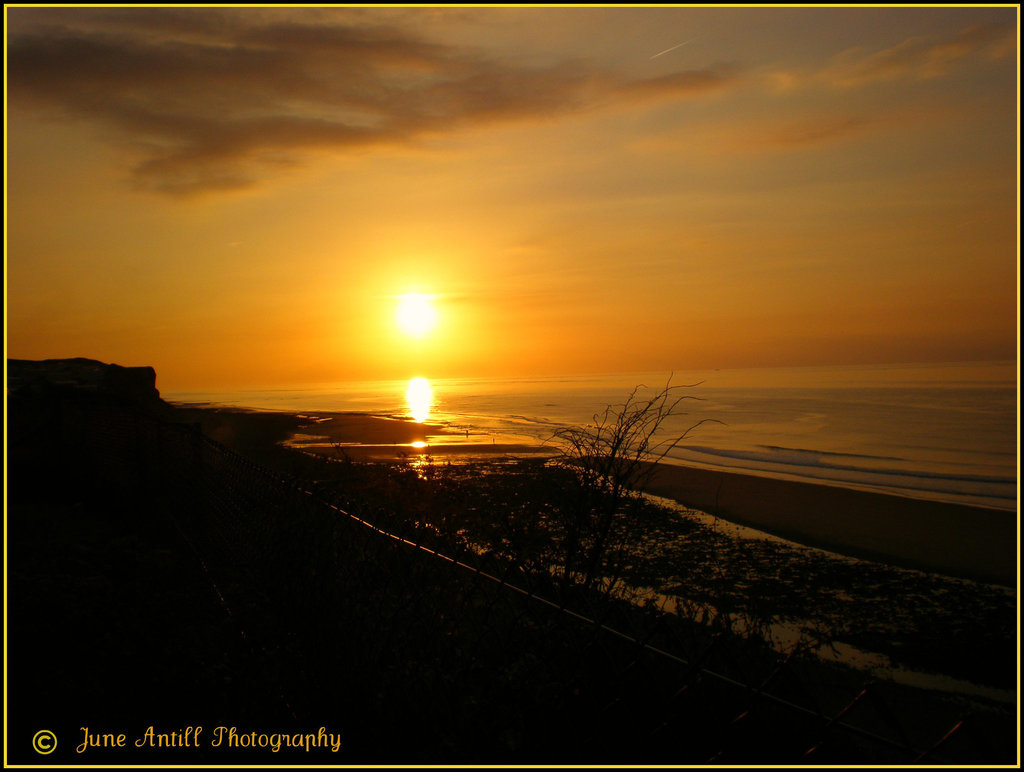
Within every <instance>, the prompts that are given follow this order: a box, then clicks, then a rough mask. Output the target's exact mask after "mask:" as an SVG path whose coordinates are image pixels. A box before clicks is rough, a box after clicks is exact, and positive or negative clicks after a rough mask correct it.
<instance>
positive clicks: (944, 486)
mask: <svg viewBox="0 0 1024 772" xmlns="http://www.w3.org/2000/svg"><path fill="white" fill-rule="evenodd" d="M412 376H413V374H410V379H406V380H392V381H359V382H355V381H353V382H346V383H319V384H307V385H304V386H285V387H280V388H263V389H252V390H245V391H237V390H236V391H202V392H200V391H171V392H166V393H164V395H163V396H164V398H165V399H166V400H168V401H170V402H175V403H205V404H214V405H222V406H229V407H244V408H253V409H264V410H267V409H269V410H285V411H291V412H295V413H297V414H298V413H311V412H318V411H323V412H358V413H367V414H372V415H383V416H394V417H397V418H404V419H409V420H418V421H424V422H428V423H431V424H441V425H443V426H445V427H447V428H448V430H449V431H450V434H449V435H448V436H446V437H445V439H444V442H445V443H451V442H452V441H455V440H461V441H462V442H466V443H477V444H480V443H496V444H527V445H541V444H545V443H547V444H550V443H551V441H552V438H553V436H554V434H555V432H557V431H558V430H559V429H563V428H566V427H574V426H586V425H593V424H594V422H595V420H599V419H600V418H601V416H603V415H604V414H605V411H606V410H607V409H608V408H609V407H610V408H611V413H610V416H611V418H612V419H613V420H614V416H615V414H616V412H617V411H620V410H621V409H622V407H623V406H624V405H625V404H627V401H628V400H629V399H630V397H631V395H633V399H634V402H635V401H636V400H647V399H650V398H651V397H653V396H655V395H657V394H658V393H659V392H660V391H661V390H662V389H664V388H669V395H670V399H672V400H673V401H674V400H675V398H677V397H683V399H682V400H681V401H680V402H678V404H677V405H676V407H675V411H674V414H673V415H672V416H671V417H670V418H669V419H668V420H666V421H665V422H663V424H662V425H661V427H660V430H659V433H658V435H657V436H656V438H655V440H656V441H657V442H664V443H665V445H664V446H663V447H669V446H671V450H669V452H668V454H667V455H666V456H665V458H664V459H663V460H664V461H665V462H667V463H674V464H684V465H691V466H697V467H704V468H709V469H716V470H724V471H731V472H739V473H744V474H755V475H763V476H767V477H776V478H782V479H789V480H798V481H806V482H815V483H820V484H825V485H834V486H839V487H846V488H855V489H861V490H871V491H881V492H885V493H892V494H896V495H901V496H907V497H911V498H922V499H930V500H935V501H946V502H953V503H959V504H970V505H974V506H982V507H988V508H991V509H998V510H1005V511H1007V512H1014V511H1017V509H1018V473H1019V457H1018V435H1019V428H1018V426H1019V407H1018V368H1017V363H1016V362H984V363H978V362H970V363H948V364H900V365H871V366H854V365H848V366H829V367H792V368H757V369H733V370H727V369H722V370H707V371H683V370H680V371H677V372H674V373H669V372H655V373H625V374H621V373H620V374H614V375H574V376H558V377H537V378H468V379H451V378H433V377H430V375H429V374H428V373H420V374H415V377H412ZM677 440H678V441H677ZM673 443H675V444H674V445H673Z"/></svg>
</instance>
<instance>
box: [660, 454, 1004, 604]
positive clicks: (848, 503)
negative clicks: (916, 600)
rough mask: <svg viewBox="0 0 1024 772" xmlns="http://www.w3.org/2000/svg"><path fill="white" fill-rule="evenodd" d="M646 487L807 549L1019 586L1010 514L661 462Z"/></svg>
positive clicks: (684, 503) (982, 508)
mask: <svg viewBox="0 0 1024 772" xmlns="http://www.w3.org/2000/svg"><path fill="white" fill-rule="evenodd" d="M645 490H646V491H647V492H648V493H651V494H654V495H657V496H663V497H665V498H669V499H672V500H674V501H678V502H679V503H680V504H683V505H684V506H688V507H692V508H693V509H699V510H700V511H702V512H706V513H708V514H711V515H716V516H719V517H721V518H723V519H725V520H729V521H730V522H735V523H738V524H740V525H745V526H749V527H751V528H756V529H758V530H761V531H765V532H767V533H771V534H774V535H776V536H781V537H783V538H785V539H789V540H791V541H795V542H797V543H799V544H804V545H806V546H809V547H819V548H821V549H827V550H830V551H832V552H838V553H840V554H843V555H848V556H850V557H857V558H864V559H867V560H874V561H878V562H882V563H889V564H894V565H899V566H904V567H907V568H916V569H920V570H924V571H934V572H936V573H941V574H945V575H948V576H956V577H961V578H964V579H972V580H976V581H983V582H990V583H995V584H1000V585H1004V586H1007V587H1013V586H1015V585H1016V581H1017V519H1016V517H1014V516H1013V515H1012V514H1011V513H1009V512H1004V511H1001V510H997V509H986V508H984V507H972V506H968V505H965V504H949V503H946V502H940V501H930V500H927V499H912V498H907V497H904V496H895V495H892V494H888V493H876V492H870V491H862V490H855V489H852V488H840V487H837V486H832V485H821V484H817V483H805V482H796V481H792V480H779V479H775V478H771V477H760V476H756V475H747V474H737V473H734V472H718V471H713V470H707V469H698V468H696V467H685V466H678V465H675V464H672V465H668V464H660V465H658V466H657V468H656V469H655V470H654V471H653V473H652V475H651V479H650V482H649V483H648V485H647V486H646V487H645Z"/></svg>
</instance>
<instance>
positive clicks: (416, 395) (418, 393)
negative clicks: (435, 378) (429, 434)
mask: <svg viewBox="0 0 1024 772" xmlns="http://www.w3.org/2000/svg"><path fill="white" fill-rule="evenodd" d="M405 401H406V402H407V403H408V405H409V413H411V414H412V419H413V420H414V421H415V422H416V423H418V424H421V423H423V422H424V421H426V420H427V419H428V418H430V408H432V407H433V406H434V390H433V389H432V388H430V381H428V380H427V379H426V378H413V379H412V380H411V381H409V387H408V388H407V389H406V390H405Z"/></svg>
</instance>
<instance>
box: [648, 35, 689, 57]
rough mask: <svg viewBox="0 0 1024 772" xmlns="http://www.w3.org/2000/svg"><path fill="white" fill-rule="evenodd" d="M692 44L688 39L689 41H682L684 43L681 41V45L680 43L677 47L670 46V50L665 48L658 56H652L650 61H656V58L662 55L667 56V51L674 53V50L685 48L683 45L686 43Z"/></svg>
mask: <svg viewBox="0 0 1024 772" xmlns="http://www.w3.org/2000/svg"><path fill="white" fill-rule="evenodd" d="M692 42H693V38H690V39H689V40H684V41H683V42H682V43H680V44H679V45H677V46H672V47H671V48H666V49H665V50H664V51H662V52H661V53H660V54H655V55H654V56H652V57H651V59H657V58H658V57H659V56H664V55H665V54H667V53H668V52H669V51H675V50H676V49H677V48H682V47H683V46H685V45H686V44H687V43H692Z"/></svg>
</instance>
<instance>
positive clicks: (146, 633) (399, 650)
mask: <svg viewBox="0 0 1024 772" xmlns="http://www.w3.org/2000/svg"><path fill="white" fill-rule="evenodd" d="M8 408H9V429H8V431H9V448H8V450H9V468H8V474H9V480H10V483H9V499H8V536H9V545H8V555H9V561H8V600H9V608H8V625H9V628H8V646H9V649H8V665H9V669H8V673H7V676H8V677H7V689H8V727H7V740H8V741H7V743H6V746H7V753H8V761H9V762H11V763H21V764H35V763H40V762H41V761H45V763H55V764H69V763H71V764H79V763H92V764H96V763H111V764H127V763H132V764H151V763H166V764H176V765H178V764H199V763H203V764H219V763H234V764H239V763H240V764H263V763H266V764H326V763H332V764H338V763H341V764H346V763H371V762H378V763H416V762H419V763H454V762H492V763H498V762H519V763H524V762H538V763H541V762H590V763H599V762H647V763H652V762H663V763H703V762H707V761H709V760H714V761H716V762H746V763H754V762H761V763H770V762H789V763H799V762H813V763H825V762H852V763H865V762H880V761H889V762H903V761H914V760H915V759H917V758H919V756H920V754H921V753H923V752H929V751H932V755H930V756H927V757H925V758H928V759H932V758H935V759H939V760H971V761H976V762H983V761H1012V758H1013V748H1012V737H1013V732H1012V731H1011V729H1012V726H1013V723H1012V722H1013V717H1012V716H1006V715H1004V714H1003V713H1002V712H1000V711H998V710H995V709H992V710H988V709H986V708H984V706H979V705H977V704H974V705H971V706H967V705H965V704H962V703H960V702H957V701H949V700H936V699H933V698H922V697H921V695H918V694H916V693H913V692H908V691H905V690H902V691H901V690H894V689H890V688H888V687H886V686H884V685H876V686H871V687H869V688H867V689H863V688H862V687H863V681H862V680H858V677H857V675H856V674H851V673H849V672H847V671H842V670H835V669H828V668H823V667H821V666H820V665H816V664H815V663H813V662H804V661H802V660H799V659H795V660H791V661H789V662H787V663H782V662H781V661H780V660H779V658H778V657H776V656H775V655H774V654H772V653H771V652H769V651H767V650H765V649H764V648H763V647H759V646H757V645H755V644H754V643H752V642H748V641H744V640H742V639H732V638H728V637H723V636H717V637H712V636H709V635H707V634H705V633H702V632H701V631H699V630H696V629H693V628H691V627H688V626H686V625H683V624H677V623H675V622H673V621H672V620H671V619H667V618H664V617H661V616H658V615H653V614H646V613H639V612H636V611H634V610H631V609H629V608H626V607H623V606H619V605H617V604H614V603H609V602H599V601H598V600H596V599H594V598H592V597H588V596H585V595H575V596H563V597H562V598H561V600H562V601H563V602H565V603H570V604H571V605H572V606H573V607H574V608H576V609H577V611H578V613H577V614H576V615H570V614H566V613H564V612H563V611H561V610H559V608H557V605H556V606H552V605H550V604H545V603H542V602H539V601H537V600H535V599H534V598H531V597H528V596H527V595H525V594H523V593H521V592H518V591H517V590H515V589H511V588H510V587H509V586H508V585H509V584H513V585H517V586H520V587H522V586H528V587H530V589H531V590H533V591H536V592H537V593H538V594H548V593H549V592H551V591H552V588H551V587H549V586H546V585H545V584H544V583H543V581H540V580H539V579H537V578H536V577H533V578H531V577H529V576H525V575H523V574H521V572H518V571H516V570H514V569H512V568H511V567H510V566H508V565H504V564H502V563H501V562H500V561H497V560H490V561H485V562H483V563H479V564H478V568H477V570H476V571H474V570H469V569H467V568H464V567H462V566H459V565H456V564H454V563H452V562H451V561H449V560H446V559H444V558H441V557H438V556H436V555H434V554H428V553H427V552H425V551H424V550H422V549H418V548H417V547H416V546H415V545H413V544H409V543H403V542H399V541H396V540H394V539H391V538H388V537H387V536H384V535H382V534H381V533H379V532H377V531H375V530H373V529H371V528H368V527H366V526H365V525H363V524H361V523H358V522H356V521H354V520H352V519H351V518H348V517H346V516H344V515H343V513H340V512H337V511H335V510H332V509H330V508H329V507H326V506H323V505H321V504H318V503H317V502H315V501H314V500H312V498H311V497H310V496H309V495H307V494H306V493H305V492H303V491H301V490H298V489H296V488H295V487H291V486H289V485H287V484H283V483H282V482H281V481H280V480H279V479H278V478H277V477H276V476H275V475H274V474H271V473H268V472H266V471H265V470H264V469H262V468H260V467H256V466H255V465H253V464H252V463H250V462H249V461H248V460H246V459H245V458H243V457H240V456H237V455H235V454H233V453H231V452H230V451H228V450H226V449H225V448H223V447H222V446H219V445H217V444H215V443H212V442H210V441H209V440H208V439H206V438H205V437H203V435H202V434H201V433H200V432H199V431H197V429H196V428H194V427H193V426H191V425H189V424H183V423H178V422H176V421H175V420H174V419H175V418H176V416H175V415H174V414H169V413H167V412H166V411H165V410H164V409H163V408H162V407H159V406H155V405H150V406H148V407H147V406H144V405H140V404H139V403H137V402H136V401H134V400H132V399H126V398H125V397H124V395H115V394H110V393H104V392H102V391H92V390H82V389H77V388H74V387H59V388H58V387H55V388H53V389H50V388H45V389H34V390H29V391H24V392H19V393H17V394H13V395H11V398H10V402H9V405H8ZM373 515H374V519H375V520H377V521H378V522H380V523H385V522H386V523H387V524H388V527H389V528H390V529H392V530H399V529H401V528H402V525H403V524H402V523H401V522H399V521H397V520H395V519H394V518H390V519H389V516H388V515H389V513H387V512H375V513H373ZM408 532H409V533H410V534H412V533H415V529H414V528H413V529H411V530H409V531H408ZM415 540H416V539H414V541H415ZM462 557H463V558H464V559H466V560H467V561H469V560H470V559H471V556H470V555H463V556H462ZM531 582H532V583H531ZM588 618H589V619H590V620H593V619H596V620H597V621H598V622H600V623H601V624H602V625H604V626H606V627H607V628H614V629H616V630H620V631H621V630H625V631H627V633H628V634H627V636H625V637H623V636H621V635H617V634H614V633H610V632H609V631H608V630H607V629H605V627H601V626H599V625H598V624H595V622H594V621H589V620H588ZM643 644H646V645H647V646H645V645H643ZM651 646H654V647H656V648H657V649H658V650H659V651H663V652H669V653H670V654H671V655H672V656H666V655H665V654H660V653H658V652H656V651H653V650H652V649H651V648H650V647H651ZM766 683H770V685H771V687H772V688H771V690H770V691H771V693H772V694H771V696H770V697H769V696H768V694H767V693H766V692H765V691H763V690H761V689H760V688H755V689H752V688H751V686H755V687H761V686H763V685H765V684H766ZM806 706H814V707H813V708H812V707H806ZM848 706H850V709H849V710H848V711H847V713H846V715H845V716H844V719H843V720H842V721H840V722H831V721H830V720H829V718H830V717H832V716H835V715H837V714H838V713H840V712H841V711H842V710H843V709H844V708H846V707H848ZM879 706H882V707H879ZM818 711H821V713H822V714H823V715H819V714H818ZM968 712H969V713H970V716H971V717H969V718H968V720H967V722H966V723H965V724H962V725H960V724H957V722H958V720H959V719H960V718H961V717H963V716H964V715H965V714H967V713H968ZM221 726H223V727H226V728H231V727H234V728H236V732H237V736H241V735H248V734H250V733H252V736H253V737H254V738H257V739H256V741H257V742H259V738H262V737H266V738H268V742H269V741H270V738H273V737H275V736H277V737H278V738H279V739H280V736H281V735H282V734H290V733H316V732H317V731H318V730H319V729H320V728H321V727H323V728H325V729H327V730H329V731H331V732H335V733H337V732H340V733H342V735H343V737H344V744H343V746H342V747H341V748H340V749H339V750H338V751H337V752H335V751H333V750H331V749H330V748H326V749H325V748H318V749H317V748H314V749H311V750H294V749H292V750H287V749H282V750H279V752H277V753H275V752H274V751H273V750H272V748H270V747H265V748H259V747H257V748H254V749H249V748H238V747H235V748H227V747H224V745H222V746H221V747H214V745H213V744H212V740H213V737H214V733H215V731H216V728H217V727H221ZM954 726H960V728H959V729H958V730H957V731H955V732H954V733H953V734H952V735H951V736H950V737H951V739H950V740H947V741H946V742H944V743H942V744H941V745H940V746H939V747H938V748H935V749H933V746H936V744H938V743H940V742H941V741H942V739H943V738H944V737H945V736H946V735H947V733H948V731H949V730H950V729H951V728H953V727H954ZM82 727H88V728H89V731H90V732H91V733H93V734H98V733H110V734H112V735H114V736H116V735H119V734H122V733H123V734H124V735H125V736H126V743H127V748H125V749H108V750H89V751H87V752H86V753H84V754H77V753H76V752H75V746H77V745H78V744H79V743H80V742H81V741H82V738H83V729H82ZM149 727H154V737H156V736H158V735H164V736H165V737H166V738H168V739H169V740H172V741H173V737H174V735H172V734H171V733H172V732H177V733H179V734H178V735H177V737H179V738H183V737H185V736H187V731H186V730H187V729H189V728H202V729H203V730H204V733H203V734H202V735H201V737H202V741H201V742H200V743H199V744H198V747H182V746H181V745H178V746H176V747H164V748H153V747H150V746H148V745H146V744H145V743H143V745H142V746H140V747H135V741H136V740H139V739H142V740H144V739H145V738H146V736H147V735H146V732H147V729H148V728H149ZM40 730H49V731H52V732H53V733H54V735H55V736H56V737H57V738H58V745H57V749H56V750H55V751H54V752H53V753H52V754H49V755H47V756H45V757H42V756H39V755H38V754H36V752H35V751H33V750H32V747H31V739H32V738H33V737H34V736H35V735H36V733H37V732H39V731H40ZM194 736H195V735H194V734H193V735H192V737H194Z"/></svg>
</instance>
